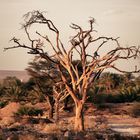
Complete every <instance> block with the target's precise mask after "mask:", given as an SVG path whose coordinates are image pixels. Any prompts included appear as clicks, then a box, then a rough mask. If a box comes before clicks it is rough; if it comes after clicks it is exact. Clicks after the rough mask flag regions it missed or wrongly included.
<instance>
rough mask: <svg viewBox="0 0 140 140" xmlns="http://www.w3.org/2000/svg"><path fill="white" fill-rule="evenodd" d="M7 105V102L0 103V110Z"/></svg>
mask: <svg viewBox="0 0 140 140" xmlns="http://www.w3.org/2000/svg"><path fill="white" fill-rule="evenodd" d="M7 104H8V102H7V101H0V108H3V107H5V106H6V105H7Z"/></svg>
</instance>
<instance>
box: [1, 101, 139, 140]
mask: <svg viewBox="0 0 140 140" xmlns="http://www.w3.org/2000/svg"><path fill="white" fill-rule="evenodd" d="M133 105H134V103H125V104H108V105H107V106H108V107H106V108H99V109H97V107H95V106H94V105H93V104H87V105H86V110H85V128H86V131H93V132H103V133H104V132H107V131H110V132H115V133H119V134H121V135H131V136H133V135H134V136H137V138H140V117H136V116H132V115H131V110H132V107H133ZM20 106H21V105H20V104H19V103H10V104H8V105H7V106H6V107H4V108H2V109H0V136H1V135H2V136H3V137H5V138H6V139H8V138H9V140H10V137H11V136H13V134H14V136H15V134H17V135H21V140H34V139H35V138H37V139H41V140H43V139H44V140H45V139H46V140H47V137H48V135H49V134H60V133H61V134H63V135H64V136H68V135H70V134H69V130H73V125H74V112H73V111H72V112H64V111H62V110H61V111H60V120H59V122H58V123H57V124H56V123H53V122H54V120H49V119H47V118H46V116H47V109H46V104H44V103H40V104H36V105H35V106H34V107H37V108H42V109H43V110H44V115H43V116H37V117H28V116H23V117H21V118H15V117H14V116H13V112H17V110H18V108H19V107H20ZM29 106H31V105H29ZM25 136H26V138H25ZM11 140H12V138H11Z"/></svg>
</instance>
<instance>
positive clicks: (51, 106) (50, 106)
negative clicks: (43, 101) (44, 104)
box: [47, 97, 54, 119]
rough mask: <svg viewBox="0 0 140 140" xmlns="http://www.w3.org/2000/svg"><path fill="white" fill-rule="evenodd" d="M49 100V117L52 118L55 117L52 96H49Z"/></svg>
mask: <svg viewBox="0 0 140 140" xmlns="http://www.w3.org/2000/svg"><path fill="white" fill-rule="evenodd" d="M47 101H48V104H49V114H48V118H49V119H52V118H53V110H54V100H53V98H52V97H47Z"/></svg>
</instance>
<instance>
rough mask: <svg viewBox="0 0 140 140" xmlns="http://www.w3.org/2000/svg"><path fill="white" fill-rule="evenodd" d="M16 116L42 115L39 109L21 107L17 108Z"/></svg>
mask: <svg viewBox="0 0 140 140" xmlns="http://www.w3.org/2000/svg"><path fill="white" fill-rule="evenodd" d="M15 115H17V116H23V115H28V116H38V115H41V116H42V115H43V110H41V109H35V108H32V107H27V106H22V107H20V108H19V110H18V111H17V112H16V113H15Z"/></svg>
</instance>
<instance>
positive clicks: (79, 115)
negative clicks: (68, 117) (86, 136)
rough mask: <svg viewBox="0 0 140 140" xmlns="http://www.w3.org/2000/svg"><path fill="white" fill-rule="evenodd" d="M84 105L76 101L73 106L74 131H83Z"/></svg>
mask: <svg viewBox="0 0 140 140" xmlns="http://www.w3.org/2000/svg"><path fill="white" fill-rule="evenodd" d="M83 108H84V104H83V103H82V101H78V102H77V103H76V105H75V126H74V129H75V130H76V131H84V112H83Z"/></svg>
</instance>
